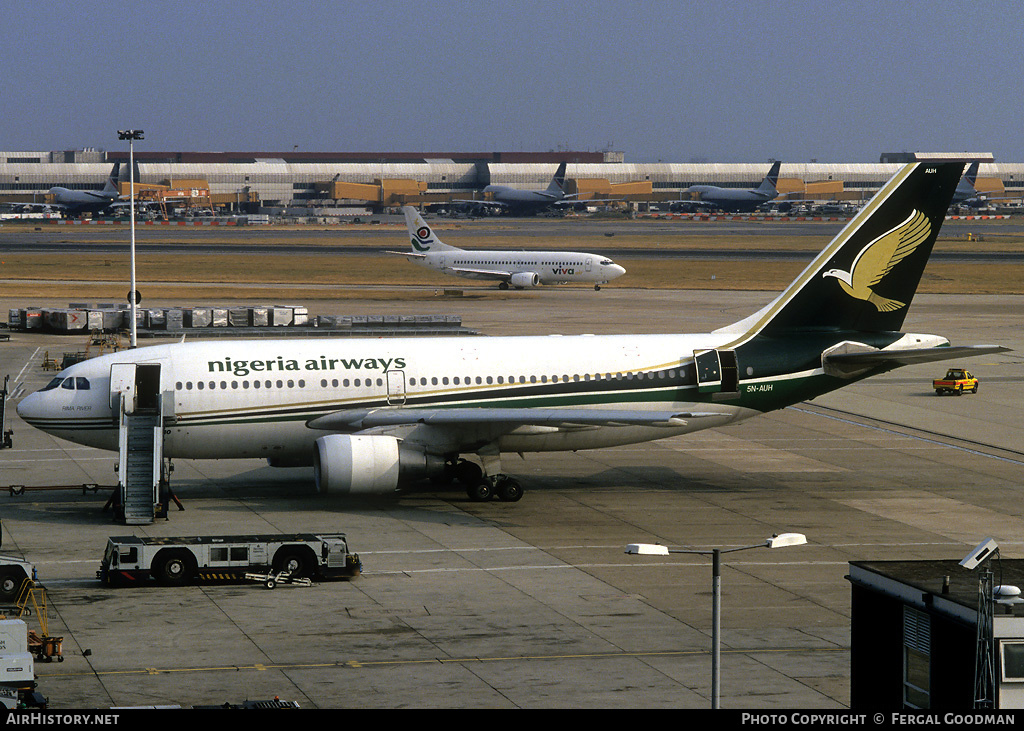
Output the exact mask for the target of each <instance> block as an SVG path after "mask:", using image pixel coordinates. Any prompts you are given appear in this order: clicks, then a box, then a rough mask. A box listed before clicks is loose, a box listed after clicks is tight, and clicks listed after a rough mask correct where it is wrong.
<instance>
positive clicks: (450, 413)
mask: <svg viewBox="0 0 1024 731" xmlns="http://www.w3.org/2000/svg"><path fill="white" fill-rule="evenodd" d="M711 416H721V414H719V413H716V412H690V411H685V412H684V411H631V410H626V409H509V408H494V407H480V408H476V407H469V408H447V409H446V408H433V409H429V408H428V409H421V408H401V407H399V408H381V409H351V410H346V411H336V412H334V413H333V414H327V415H325V416H319V417H317V418H315V419H310V420H309V421H307V422H306V426H308V427H309V428H310V429H319V430H324V431H341V430H343V431H350V430H352V429H372V428H375V427H381V426H403V425H414V424H429V425H431V426H451V427H483V426H502V427H506V428H507V429H508V430H512V429H515V428H517V427H520V426H542V427H544V426H546V427H555V428H562V429H573V428H584V427H596V426H663V427H680V426H685V425H686V424H687V423H688V422H689V421H690V420H692V419H701V418H707V417H711Z"/></svg>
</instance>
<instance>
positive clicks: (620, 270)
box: [608, 264, 626, 277]
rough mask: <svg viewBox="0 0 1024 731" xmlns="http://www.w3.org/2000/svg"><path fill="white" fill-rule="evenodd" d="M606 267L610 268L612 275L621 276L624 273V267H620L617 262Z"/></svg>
mask: <svg viewBox="0 0 1024 731" xmlns="http://www.w3.org/2000/svg"><path fill="white" fill-rule="evenodd" d="M608 268H609V269H611V272H612V276H613V277H621V276H622V275H623V274H625V273H626V269H625V267H621V266H619V265H618V264H612V265H611V266H610V267H608Z"/></svg>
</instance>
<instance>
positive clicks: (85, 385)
mask: <svg viewBox="0 0 1024 731" xmlns="http://www.w3.org/2000/svg"><path fill="white" fill-rule="evenodd" d="M58 383H60V387H61V388H65V389H67V390H68V391H88V390H89V379H88V378H82V377H81V376H68V377H67V378H65V379H64V380H63V381H61V380H60V379H59V378H54V379H53V380H52V381H50V383H49V385H47V387H46V388H44V389H43V390H44V391H47V390H49V389H51V388H57V384H58Z"/></svg>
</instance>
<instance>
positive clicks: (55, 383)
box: [39, 377, 64, 391]
mask: <svg viewBox="0 0 1024 731" xmlns="http://www.w3.org/2000/svg"><path fill="white" fill-rule="evenodd" d="M63 380H64V379H63V378H59V377H58V378H54V379H53V380H52V381H50V382H49V383H47V384H46V385H45V386H44V387H43V388H41V389H39V390H40V391H52V390H53V389H55V388H57V386H59V385H60V384H61V382H62V381H63Z"/></svg>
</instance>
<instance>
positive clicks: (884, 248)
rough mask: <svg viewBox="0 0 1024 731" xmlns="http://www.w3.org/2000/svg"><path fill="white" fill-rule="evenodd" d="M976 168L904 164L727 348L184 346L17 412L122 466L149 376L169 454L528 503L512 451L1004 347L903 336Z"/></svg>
mask: <svg viewBox="0 0 1024 731" xmlns="http://www.w3.org/2000/svg"><path fill="white" fill-rule="evenodd" d="M963 168H964V164H963V162H962V161H961V162H948V161H947V162H927V163H912V164H910V165H908V166H906V167H905V168H903V169H902V170H901V171H900V172H898V173H897V174H896V175H895V176H894V177H893V178H892V179H891V180H890V181H888V182H887V183H886V184H885V186H884V187H883V188H882V189H881V190H880V191H879V193H878V194H877V195H876V196H875V197H874V198H873V199H872V200H871V201H870V202H869V203H868V204H867V205H866V206H864V208H863V209H862V210H861V211H860V212H859V213H858V214H857V215H856V216H855V217H854V218H853V219H852V220H851V221H850V223H849V224H848V225H847V226H846V227H845V228H844V229H843V230H842V231H841V232H840V233H839V234H838V235H837V236H836V238H835V239H834V240H833V241H832V242H831V243H829V244H828V246H827V247H826V248H825V249H824V251H822V252H821V253H820V254H819V255H818V256H817V257H816V258H815V259H814V261H813V262H811V264H809V265H808V266H807V268H806V269H805V270H804V271H803V272H802V273H801V274H800V275H799V276H798V277H797V278H796V280H795V281H794V282H793V283H792V284H790V285H789V287H788V288H786V289H785V291H784V292H782V294H780V295H779V296H778V297H777V298H776V299H775V300H774V301H772V302H771V303H769V304H768V305H767V306H765V307H764V308H763V309H761V310H760V311H759V312H757V313H755V314H753V315H751V316H750V317H747V318H746V319H744V320H741V321H739V322H736V323H734V324H732V325H729V326H727V327H723V328H721V329H719V330H715V331H713V332H710V333H703V334H665V335H594V336H588V335H582V336H564V337H551V336H538V337H534V336H526V337H521V336H520V337H475V338H465V337H459V338H394V339H387V338H385V339H365V340H364V339H344V340H341V339H339V340H333V341H327V340H325V339H322V338H320V339H305V340H294V339H292V340H276V341H265V340H241V341H221V340H218V341H209V342H182V343H175V344H168V345H159V346H154V347H147V348H140V349H137V350H131V351H123V352H118V353H112V354H109V355H104V356H100V357H98V358H94V359H92V360H88V361H85V362H82V363H78V364H76V365H73V366H71V367H69V368H67V369H65V370H63V371H62V372H60V373H59V374H58V375H57V376H56V378H54V379H53V381H52V382H51V383H50V384H49V385H48V386H47V387H46V388H44V389H42V390H41V391H39V392H36V393H34V394H32V395H30V396H28V397H27V398H25V399H24V400H23V401H21V403H20V404H19V405H18V413H19V414H20V415H21V417H22V418H23V419H24V420H25V421H26V422H28V423H29V424H32V425H33V426H36V427H38V428H39V429H42V430H44V431H47V432H49V433H51V434H53V435H55V436H58V437H61V438H63V439H67V440H69V441H72V442H77V443H80V444H86V445H91V446H95V447H100V448H103V449H110V450H116V449H117V448H118V427H117V416H118V414H116V413H115V411H114V409H112V407H111V404H112V403H116V399H112V398H111V391H112V389H113V388H114V386H112V373H114V372H117V373H120V372H121V370H122V369H123V368H124V366H123V365H118V364H126V363H127V364H138V365H137V366H135V367H136V368H139V369H141V368H142V367H143V366H147V367H148V371H147V372H148V373H149V376H147V379H148V381H149V382H150V383H151V387H152V388H153V390H154V392H155V393H156V394H157V395H156V398H158V399H161V400H162V403H163V404H164V409H163V413H164V424H163V436H164V454H165V455H166V457H168V458H175V457H179V458H198V459H203V458H209V459H229V458H249V457H265V458H268V459H269V461H270V463H271V464H275V465H284V466H298V465H310V466H312V467H313V475H314V479H315V483H316V485H317V487H318V488H319V489H320V490H321V491H336V492H341V493H394V492H395V491H396V490H399V489H401V488H402V487H403V486H404V485H406V484H408V483H409V482H410V481H412V480H415V479H419V478H426V477H437V478H440V477H445V476H451V477H455V478H457V479H458V480H460V481H461V482H462V483H464V484H465V486H466V489H467V492H468V494H469V495H470V497H471V498H472V499H474V500H485V499H489V498H490V497H492V496H497V497H498V498H500V499H503V500H517V499H519V498H520V497H521V495H522V487H521V485H520V483H519V482H518V481H517V480H516V479H515V478H513V477H511V476H509V475H506V474H505V472H504V470H503V469H502V465H501V456H502V455H503V454H508V453H517V452H518V453H526V452H545V451H558V450H577V449H594V448H598V447H607V446H613V445H621V444H630V443H635V442H643V441H648V440H654V439H661V438H663V437H671V436H677V435H681V434H686V433H688V432H694V431H698V430H700V429H707V428H711V427H722V426H725V425H728V424H732V423H735V422H738V421H741V420H743V419H747V418H750V417H752V416H757V415H758V414H763V413H766V412H768V411H772V410H775V409H781V408H783V407H786V406H789V405H791V404H795V403H798V402H800V401H804V400H806V399H811V398H814V397H815V396H818V395H820V394H824V393H827V392H829V391H832V390H835V389H838V388H842V387H843V386H846V385H847V384H850V383H854V382H855V381H858V380H860V379H863V378H867V377H869V376H873V375H876V374H879V373H884V372H886V371H889V370H892V369H894V368H897V367H899V366H902V365H907V364H912V363H923V362H929V361H937V360H943V359H946V358H963V357H965V356H971V355H979V354H982V353H992V352H998V351H1001V350H1005V348H1001V347H998V346H973V347H972V346H963V347H954V346H951V345H950V343H949V341H948V340H946V338H943V337H941V336H938V335H920V334H913V333H905V332H901V327H902V325H903V321H904V318H905V317H906V314H907V309H908V307H909V305H910V301H911V298H912V297H913V295H914V292H915V290H916V288H917V285H918V282H919V281H920V278H921V274H922V272H923V270H924V267H925V264H926V262H927V260H928V256H929V253H930V252H931V249H932V246H933V244H934V243H935V239H936V237H937V235H938V233H939V227H940V226H941V225H942V221H943V216H944V214H945V212H946V208H947V207H948V205H949V202H950V199H951V197H952V195H953V191H954V190H955V189H956V186H957V181H958V180H959V178H960V175H961V173H962V172H963ZM639 316H640V314H639V313H638V317H639ZM681 318H682V315H680V319H681ZM115 369H116V370H115ZM140 387H141V385H140Z"/></svg>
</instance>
